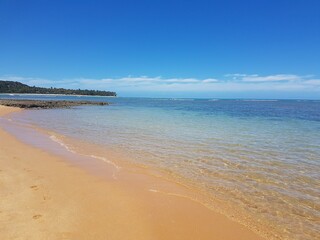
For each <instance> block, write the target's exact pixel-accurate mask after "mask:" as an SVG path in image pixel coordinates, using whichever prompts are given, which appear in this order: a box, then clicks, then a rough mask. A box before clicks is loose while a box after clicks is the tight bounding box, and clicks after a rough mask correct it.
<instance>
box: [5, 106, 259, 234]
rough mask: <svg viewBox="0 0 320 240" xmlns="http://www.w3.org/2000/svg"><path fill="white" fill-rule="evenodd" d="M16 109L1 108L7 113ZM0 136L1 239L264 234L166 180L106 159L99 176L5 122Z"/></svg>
mask: <svg viewBox="0 0 320 240" xmlns="http://www.w3.org/2000/svg"><path fill="white" fill-rule="evenodd" d="M14 111H21V110H19V109H16V108H9V107H2V106H0V117H1V116H4V115H5V114H9V113H11V112H14ZM0 139H1V140H2V141H1V142H2V143H1V148H0V162H1V164H0V166H1V168H0V186H3V187H1V188H0V197H1V199H2V203H1V210H0V211H1V212H0V238H3V239H12V238H22V239H29V238H30V239H225V240H231V239H248V240H249V239H263V238H262V237H260V236H258V235H257V234H256V233H254V232H252V231H251V230H249V229H248V228H246V227H244V226H243V225H241V224H239V223H236V222H234V221H232V220H230V219H228V218H227V217H226V216H224V215H222V214H219V213H216V212H214V211H211V210H209V209H208V208H206V207H205V206H203V205H201V204H199V203H198V202H195V201H193V200H192V199H189V198H186V197H185V195H184V194H183V191H185V190H184V189H182V188H181V187H180V186H179V185H177V184H174V183H170V182H166V181H165V180H164V179H160V178H156V177H152V176H149V175H147V174H143V173H141V172H139V173H136V172H135V173H132V172H130V170H128V171H127V170H126V169H121V174H120V175H119V178H117V179H113V178H112V175H109V176H111V178H110V177H108V174H110V173H112V171H110V165H107V164H104V166H105V169H104V170H105V171H101V172H104V173H105V174H106V176H107V177H105V176H102V175H95V174H93V173H92V172H88V171H86V170H85V169H83V168H81V167H80V166H79V165H76V164H72V163H70V162H69V161H68V160H66V159H64V158H62V157H60V156H55V155H53V154H51V153H48V152H46V151H44V150H43V149H38V148H35V147H33V146H29V145H27V144H25V143H23V142H21V141H19V140H17V139H16V138H15V137H14V136H12V135H10V134H8V133H7V132H5V131H4V130H3V129H2V127H0ZM92 165H95V163H93V164H92ZM108 169H109V171H108ZM152 186H153V188H151V187H152ZM158 187H161V189H165V190H166V191H165V192H160V191H159V190H157V189H158ZM179 192H181V194H180V195H179V194H178V193H179ZM173 193H175V194H173Z"/></svg>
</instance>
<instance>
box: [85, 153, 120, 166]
mask: <svg viewBox="0 0 320 240" xmlns="http://www.w3.org/2000/svg"><path fill="white" fill-rule="evenodd" d="M90 157H92V158H95V159H99V160H102V161H104V162H106V163H108V164H111V165H112V166H114V167H115V168H116V169H118V170H119V169H121V167H120V166H118V165H117V164H115V163H114V162H112V161H110V160H108V159H106V158H105V157H99V156H95V155H90Z"/></svg>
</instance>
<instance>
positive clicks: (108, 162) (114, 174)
mask: <svg viewBox="0 0 320 240" xmlns="http://www.w3.org/2000/svg"><path fill="white" fill-rule="evenodd" d="M50 139H51V140H52V141H54V142H56V143H58V144H59V145H60V146H62V147H63V148H65V149H66V150H67V151H68V152H71V153H73V154H78V155H81V156H84V157H90V158H94V159H98V160H101V161H103V162H105V163H107V164H110V165H112V166H113V167H114V169H115V170H116V171H114V172H113V175H112V177H113V178H114V179H116V173H117V172H118V171H119V170H120V169H121V167H120V166H118V165H117V164H115V163H114V162H112V161H110V160H108V159H106V158H105V157H100V156H96V155H87V154H81V153H78V152H76V151H74V150H72V149H71V148H70V147H69V146H68V145H66V144H65V143H63V141H62V140H60V139H59V138H57V137H56V136H55V135H51V136H50Z"/></svg>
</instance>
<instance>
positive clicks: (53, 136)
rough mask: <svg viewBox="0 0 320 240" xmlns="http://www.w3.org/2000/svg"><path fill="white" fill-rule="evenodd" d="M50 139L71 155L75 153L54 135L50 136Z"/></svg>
mask: <svg viewBox="0 0 320 240" xmlns="http://www.w3.org/2000/svg"><path fill="white" fill-rule="evenodd" d="M50 139H51V140H52V141H54V142H56V143H58V144H59V145H60V146H62V147H63V148H65V149H66V150H67V151H68V152H71V153H76V152H75V151H73V150H72V149H70V147H69V146H68V145H66V144H64V143H63V142H62V141H61V140H60V139H58V138H57V137H56V136H55V135H51V136H50Z"/></svg>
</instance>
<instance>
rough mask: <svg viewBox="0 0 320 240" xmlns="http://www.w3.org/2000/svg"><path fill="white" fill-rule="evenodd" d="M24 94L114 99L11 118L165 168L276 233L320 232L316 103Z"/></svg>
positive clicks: (319, 111)
mask: <svg viewBox="0 0 320 240" xmlns="http://www.w3.org/2000/svg"><path fill="white" fill-rule="evenodd" d="M2 97H8V96H5V95H3V96H2ZM9 97H14V98H19V96H9ZM20 98H26V96H20ZM28 98H40V99H43V98H45V99H60V100H62V99H89V100H97V101H108V102H111V103H112V105H110V106H105V107H97V106H91V107H87V106H86V107H76V108H73V109H54V110H30V111H25V112H23V113H19V114H18V115H16V116H15V117H14V120H15V121H19V122H22V123H32V124H36V125H38V126H40V127H43V128H46V129H50V130H53V131H55V132H57V133H60V134H63V135H65V136H68V137H72V138H76V139H84V140H86V141H88V142H90V143H93V144H99V145H102V146H106V147H112V148H114V149H118V150H120V151H122V152H124V153H126V154H127V155H128V156H130V159H131V160H132V161H133V162H135V163H139V164H143V165H147V166H151V167H156V168H158V169H163V170H165V171H167V172H168V173H170V174H171V175H172V176H173V177H178V178H179V179H184V180H185V182H186V183H187V184H189V185H190V186H192V187H195V188H198V189H200V190H201V191H202V192H205V193H206V194H207V195H208V196H212V197H214V198H216V199H219V200H222V201H224V202H226V203H227V204H230V205H233V206H236V207H237V208H238V209H242V210H243V211H244V212H245V213H246V214H247V215H246V216H245V218H246V220H247V221H249V222H253V223H254V222H256V223H259V224H260V223H261V224H266V225H268V226H270V227H271V228H272V229H274V236H280V237H281V238H282V239H287V238H288V239H317V238H318V237H319V236H320V226H319V222H320V101H303V100H219V99H147V98H104V97H66V96H64V97H62V96H37V97H35V96H28Z"/></svg>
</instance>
